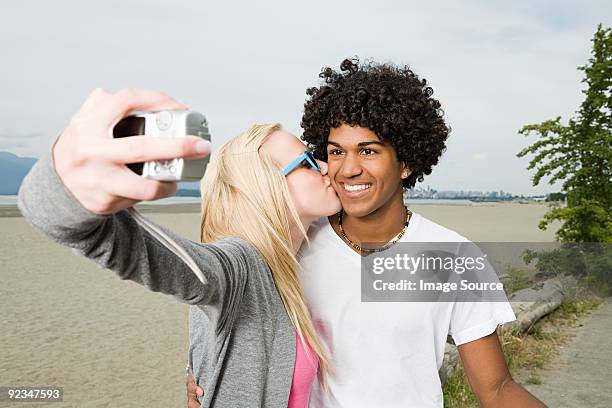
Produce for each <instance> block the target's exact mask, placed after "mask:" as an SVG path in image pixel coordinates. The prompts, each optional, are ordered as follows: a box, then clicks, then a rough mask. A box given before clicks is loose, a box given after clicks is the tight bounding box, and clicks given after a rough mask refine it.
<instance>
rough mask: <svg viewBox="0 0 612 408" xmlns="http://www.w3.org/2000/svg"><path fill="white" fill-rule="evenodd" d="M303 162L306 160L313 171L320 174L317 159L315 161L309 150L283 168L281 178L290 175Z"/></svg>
mask: <svg viewBox="0 0 612 408" xmlns="http://www.w3.org/2000/svg"><path fill="white" fill-rule="evenodd" d="M304 160H306V161H307V162H308V164H310V166H311V167H312V168H313V169H314V170H316V171H318V172H319V173H322V172H321V167H320V166H319V163H317V159H315V157H314V155H313V154H312V152H310V151H309V150H306V151H304V152H303V153H302V154H300V155H299V156H298V157H296V158H295V159H294V160H293V161H292V162H291V163H289V164H288V165H286V166H285V167H283V168H282V170H281V173H282V174H283V176H287V174H289V173H291V172H292V171H293V170H295V169H296V168H297V167H299V166H300V165H301V164H302V162H303V161H304Z"/></svg>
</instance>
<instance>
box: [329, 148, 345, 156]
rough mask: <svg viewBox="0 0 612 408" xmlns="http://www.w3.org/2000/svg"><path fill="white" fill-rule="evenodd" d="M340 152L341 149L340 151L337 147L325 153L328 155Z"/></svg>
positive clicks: (335, 154) (336, 154)
mask: <svg viewBox="0 0 612 408" xmlns="http://www.w3.org/2000/svg"><path fill="white" fill-rule="evenodd" d="M341 153H342V151H341V150H339V149H332V150H330V151H329V152H327V154H328V155H329V156H338V155H339V154H341Z"/></svg>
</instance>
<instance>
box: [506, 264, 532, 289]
mask: <svg viewBox="0 0 612 408" xmlns="http://www.w3.org/2000/svg"><path fill="white" fill-rule="evenodd" d="M503 284H504V290H505V291H506V294H508V295H509V294H511V293H513V292H516V291H519V290H521V289H525V288H528V287H530V286H531V285H532V283H531V282H530V280H529V278H528V276H527V272H525V271H524V270H522V269H518V268H515V267H513V266H507V267H506V276H505V277H504V279H503Z"/></svg>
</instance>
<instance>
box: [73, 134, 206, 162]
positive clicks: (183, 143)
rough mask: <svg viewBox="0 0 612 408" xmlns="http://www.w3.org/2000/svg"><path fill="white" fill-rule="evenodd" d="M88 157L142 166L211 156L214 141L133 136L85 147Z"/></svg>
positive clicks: (195, 138)
mask: <svg viewBox="0 0 612 408" xmlns="http://www.w3.org/2000/svg"><path fill="white" fill-rule="evenodd" d="M83 149H85V150H87V152H86V154H87V155H88V157H93V158H96V159H99V160H104V161H113V162H115V163H142V162H147V161H154V160H171V159H174V158H177V157H183V158H185V159H196V158H202V157H206V156H208V155H209V154H210V149H211V146H210V142H209V141H207V140H203V139H201V138H199V137H197V136H186V137H177V138H172V137H150V136H131V137H124V138H120V139H103V140H97V141H96V142H95V143H92V144H89V145H86V146H83Z"/></svg>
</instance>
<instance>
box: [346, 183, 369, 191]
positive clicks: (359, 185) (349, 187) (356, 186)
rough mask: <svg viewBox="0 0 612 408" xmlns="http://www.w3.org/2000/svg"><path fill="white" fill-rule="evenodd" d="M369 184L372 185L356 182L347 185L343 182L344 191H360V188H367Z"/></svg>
mask: <svg viewBox="0 0 612 408" xmlns="http://www.w3.org/2000/svg"><path fill="white" fill-rule="evenodd" d="M371 186H372V185H371V184H357V185H354V186H349V185H348V184H345V185H344V189H345V190H346V191H360V190H367V189H368V188H370V187H371Z"/></svg>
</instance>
